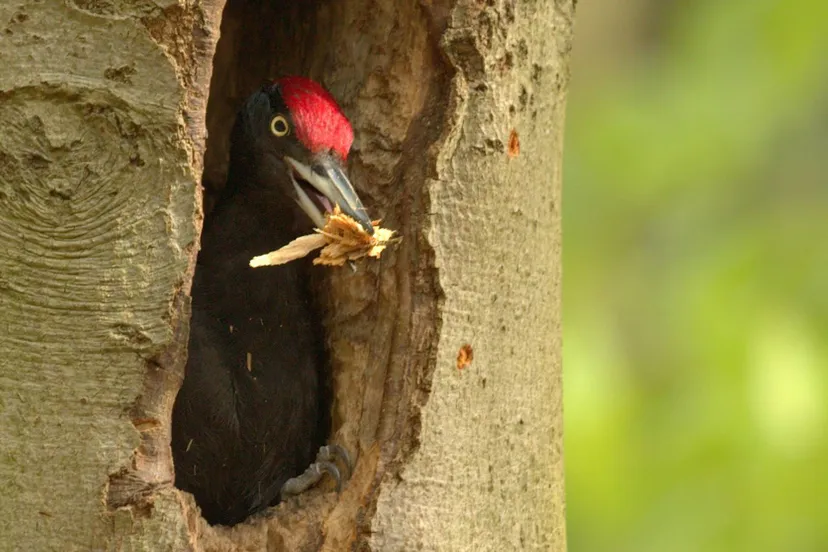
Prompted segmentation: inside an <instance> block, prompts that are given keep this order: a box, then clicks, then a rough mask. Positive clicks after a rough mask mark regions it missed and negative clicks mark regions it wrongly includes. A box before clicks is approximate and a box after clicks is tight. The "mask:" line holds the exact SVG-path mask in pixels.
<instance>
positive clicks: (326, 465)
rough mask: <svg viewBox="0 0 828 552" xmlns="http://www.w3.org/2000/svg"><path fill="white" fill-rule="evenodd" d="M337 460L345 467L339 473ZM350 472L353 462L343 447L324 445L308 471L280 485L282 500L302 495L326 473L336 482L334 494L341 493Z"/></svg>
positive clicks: (349, 476)
mask: <svg viewBox="0 0 828 552" xmlns="http://www.w3.org/2000/svg"><path fill="white" fill-rule="evenodd" d="M337 460H339V461H340V462H341V463H342V465H343V466H344V467H345V470H344V471H342V472H340V470H339V467H337V464H336V461H337ZM352 471H353V462H352V461H351V455H350V454H348V451H347V450H346V449H345V447H342V446H340V445H325V446H322V447H319V452H318V453H317V455H316V461H315V462H314V463H313V464H311V465H310V466H308V469H306V470H305V472H304V473H303V474H301V475H298V476H296V477H293V478H291V479H288V480H287V481H285V484H284V485H282V490H281V494H282V498H283V499H284V498H286V497H288V496H292V495H298V494H302V493H303V492H305V491H307V490H308V489H310V488H311V487H313V486H314V485H316V484H317V483H319V480H321V479H322V476H323V475H325V474H326V473H327V474H328V475H330V476H331V477H332V478H333V480H334V481H336V492H341V491H342V482H343V481H347V480H348V479H350V478H351V473H352Z"/></svg>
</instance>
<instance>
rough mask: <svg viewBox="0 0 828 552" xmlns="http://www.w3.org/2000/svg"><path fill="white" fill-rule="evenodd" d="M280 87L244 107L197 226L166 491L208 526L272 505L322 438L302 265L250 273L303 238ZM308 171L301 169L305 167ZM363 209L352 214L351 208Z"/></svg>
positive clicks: (323, 370)
mask: <svg viewBox="0 0 828 552" xmlns="http://www.w3.org/2000/svg"><path fill="white" fill-rule="evenodd" d="M275 114H280V115H284V116H285V118H286V119H285V120H286V122H287V124H288V125H289V126H292V125H293V124H294V121H293V120H292V118H291V116H290V111H289V110H288V108H287V106H286V105H285V102H284V101H283V99H282V97H281V92H280V89H279V86H278V85H270V86H267V87H265V88H263V89H262V90H260V91H258V92H257V93H255V94H254V95H253V96H251V97H250V98H249V99H248V100H247V102H246V103H245V105H244V106H243V107H242V109H241V111H240V113H239V115H238V117H237V119H236V123H235V125H234V128H233V132H232V137H231V152H230V164H229V170H228V180H227V185H226V187H225V190H224V192H223V193H222V195H221V196H220V198H219V199H218V201H217V202H216V205H215V207H214V209H213V211H212V212H211V213H210V214H209V215H208V216H207V218H206V220H205V222H204V228H203V232H202V242H201V250H200V253H199V256H198V264H197V267H196V271H195V277H194V281H193V287H192V323H191V330H190V342H189V357H188V361H187V366H186V374H185V379H184V382H183V385H182V387H181V390H180V392H179V394H178V397H177V399H176V402H175V406H174V411H173V432H172V449H173V455H174V461H175V472H176V485H177V486H178V487H179V488H181V489H183V490H185V491H189V492H191V493H193V495H194V496H195V498H196V501H197V503H198V505H199V506H200V507H201V510H202V514H203V516H204V517H205V518H206V519H207V521H208V522H210V523H221V524H225V525H231V524H235V523H238V522H239V521H241V520H243V519H244V518H246V517H247V516H249V515H250V514H251V513H255V512H257V511H259V510H261V509H263V508H265V507H267V506H268V505H270V504H273V503H275V502H277V501H278V498H279V492H280V489H281V487H282V485H283V484H284V482H285V481H286V480H287V479H289V478H291V477H294V476H296V475H298V474H300V473H302V471H303V470H305V468H307V466H308V465H309V464H310V463H312V462H313V461H314V458H315V455H316V452H317V450H318V449H319V447H320V445H322V444H323V443H324V442H325V440H326V438H327V436H328V432H329V408H330V404H329V392H328V378H329V374H328V370H327V366H328V364H327V360H326V354H325V349H324V335H323V329H322V327H321V322H320V316H319V313H318V312H317V309H316V307H315V301H314V298H313V295H312V293H311V290H310V289H309V270H310V268H311V267H310V264H309V262H308V261H307V260H300V261H295V262H292V263H289V264H286V265H282V266H277V267H267V268H257V269H251V268H250V266H249V264H248V263H249V261H250V259H252V258H253V257H254V256H257V255H261V254H263V253H266V252H268V251H272V250H273V249H276V248H278V247H281V246H282V245H285V244H286V243H287V242H289V241H290V240H292V239H294V238H295V237H297V236H298V235H300V234H301V233H305V232H306V231H307V230H309V229H310V228H311V227H312V224H311V221H310V219H309V218H308V216H306V215H305V214H304V213H303V212H302V210H301V209H300V208H299V207H298V206H297V203H296V201H295V199H296V198H295V197H294V195H292V194H293V193H294V192H293V191H292V190H293V185H292V184H291V177H290V176H289V168H288V167H287V166H286V164H285V161H284V157H285V156H286V155H287V156H289V157H291V158H293V159H298V160H300V161H303V162H305V161H307V162H308V164H309V166H310V165H311V164H312V160H313V159H315V157H314V156H316V155H321V154H324V152H312V151H309V150H308V148H307V147H306V146H305V145H303V144H302V143H301V142H300V141H299V140H298V139H297V138H296V136H286V137H277V136H274V135H273V131H272V129H271V128H270V126H271V122H272V120H273V119H272V118H273V117H274V115H275ZM308 160H310V161H308ZM360 207H361V205H360Z"/></svg>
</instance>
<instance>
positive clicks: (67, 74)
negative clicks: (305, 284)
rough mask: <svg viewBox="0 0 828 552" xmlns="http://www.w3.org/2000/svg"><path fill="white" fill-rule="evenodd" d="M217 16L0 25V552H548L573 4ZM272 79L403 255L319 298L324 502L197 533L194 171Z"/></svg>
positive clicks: (49, 12) (222, 156)
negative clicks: (327, 112)
mask: <svg viewBox="0 0 828 552" xmlns="http://www.w3.org/2000/svg"><path fill="white" fill-rule="evenodd" d="M223 8H224V1H223V0H201V1H194V2H174V1H173V0H101V1H97V0H67V1H65V2H42V1H38V0H20V1H19V2H16V3H10V2H6V3H4V4H3V5H2V6H0V22H2V23H0V25H5V27H4V28H3V30H2V33H0V45H2V46H1V47H0V67H1V68H2V69H0V98H2V101H0V123H2V127H3V132H2V133H0V328H2V332H1V333H0V335H2V337H1V338H0V481H2V488H3V493H4V495H3V498H2V500H0V549H4V550H6V549H9V550H18V549H19V550H116V549H126V550H187V549H193V550H236V549H245V550H265V549H267V550H291V551H293V550H319V549H323V550H347V549H355V548H356V549H365V550H368V549H373V550H383V551H396V550H411V549H422V550H461V549H464V550H475V551H478V550H498V551H499V550H512V549H523V548H525V549H544V550H564V549H565V536H564V535H565V531H564V494H563V453H562V424H561V385H560V376H561V371H560V370H561V365H560V343H561V341H560V274H561V267H560V244H561V242H560V163H561V149H562V148H561V145H562V131H563V113H564V100H565V92H566V85H567V82H568V66H567V61H568V51H569V48H570V42H571V26H572V15H573V5H572V2H568V1H564V0H561V1H549V2H539V3H523V4H519V3H516V2H514V1H510V0H494V1H492V2H480V1H478V0H444V1H441V2H438V1H435V0H429V1H423V2H420V3H416V2H390V1H385V2H375V1H372V0H342V1H338V2H324V1H319V2H312V1H308V2H304V3H293V2H284V3H280V2H265V1H264V0H262V1H259V2H254V1H250V0H238V1H236V0H231V1H230V2H229V5H228V6H227V9H226V10H225V11H224V17H223V21H222V10H223ZM220 24H221V36H222V40H221V41H220V42H219V43H218V49H217V50H216V42H217V39H218V36H219V33H218V30H219V25H220ZM286 45H290V46H291V49H292V50H293V52H292V53H291V55H290V56H286V55H285V51H286ZM251 48H252V51H251ZM214 51H215V52H216V55H215V58H214V57H213V54H214ZM214 64H215V65H214ZM285 71H291V72H300V73H305V74H309V75H311V76H313V77H315V78H317V79H319V80H321V81H322V82H323V83H324V84H325V85H326V86H328V87H329V88H330V89H331V90H332V91H333V92H334V94H335V95H336V96H337V97H338V98H341V100H342V103H343V106H344V108H345V110H346V112H347V113H348V114H349V116H350V117H351V119H352V121H353V123H354V127H355V131H356V135H357V141H356V143H355V147H354V154H353V160H352V163H351V173H352V176H353V178H354V180H355V181H356V183H357V187H358V188H360V189H361V190H362V191H363V193H364V195H365V197H366V198H367V200H368V201H367V203H368V205H369V208H370V210H371V212H372V213H376V214H377V215H378V216H382V217H384V219H385V221H386V224H387V225H388V226H390V227H393V228H398V229H399V230H400V232H401V234H402V236H403V238H404V239H403V241H402V243H401V244H400V245H399V246H398V247H396V248H395V249H393V250H390V251H388V252H387V254H386V255H385V256H384V257H383V259H382V260H381V261H380V262H377V263H373V264H367V263H366V264H364V265H361V266H360V270H359V271H358V273H357V274H351V273H350V271H338V272H333V271H331V272H327V273H325V276H324V278H325V281H324V282H322V284H320V285H322V286H324V288H320V291H321V290H322V289H324V290H325V297H326V301H327V304H328V306H329V307H330V308H329V309H328V315H327V320H326V323H327V326H328V329H329V338H330V339H329V341H330V345H331V354H332V361H333V364H334V369H335V391H336V398H337V402H336V408H335V411H334V421H335V435H334V439H335V440H337V441H339V442H342V443H343V444H345V445H346V446H348V447H349V448H350V449H351V450H353V451H354V452H355V453H356V454H357V455H358V462H357V467H356V470H355V473H354V476H353V478H352V480H351V481H350V483H349V484H348V486H347V487H346V489H345V491H344V492H343V493H342V494H341V495H340V496H336V495H334V494H333V493H330V492H324V489H320V490H317V491H314V492H311V493H309V494H308V495H306V496H303V497H300V498H299V499H298V500H296V501H293V502H291V503H289V504H282V505H280V506H279V507H278V508H276V509H274V510H273V512H271V514H270V515H269V516H268V517H267V518H264V517H262V518H260V519H258V520H255V521H253V522H250V523H247V524H244V525H240V526H237V527H234V528H220V527H219V528H213V527H209V526H207V525H206V524H205V523H204V522H203V520H202V519H201V518H200V517H199V516H198V510H197V508H196V507H195V506H194V504H193V501H192V498H191V497H189V496H188V495H184V494H182V493H179V492H178V491H176V490H175V488H174V487H173V485H172V481H173V469H172V462H171V458H170V452H169V446H168V443H169V423H170V411H171V407H172V402H173V400H174V396H175V393H176V391H177V389H178V386H179V385H180V378H181V377H182V374H183V366H184V362H185V359H186V340H187V332H188V328H187V321H188V296H187V294H188V291H189V285H190V281H191V278H192V271H193V268H194V260H195V255H196V253H197V245H196V244H197V241H198V232H199V228H200V221H201V194H200V191H199V186H198V183H199V181H200V179H201V175H202V169H203V167H202V159H204V158H205V157H204V153H205V147H206V149H207V155H206V169H205V171H204V173H205V179H206V181H207V182H210V181H211V177H212V181H214V182H220V181H221V178H222V174H223V170H224V165H225V164H226V149H227V147H226V146H227V144H226V139H225V137H226V134H227V129H228V127H229V124H230V121H231V120H232V115H233V111H234V110H235V106H236V105H237V101H238V99H239V98H241V97H243V96H244V95H246V94H247V93H249V92H250V90H251V89H252V87H254V86H255V85H256V84H257V82H255V81H256V79H261V78H263V77H267V76H273V75H275V74H277V73H279V72H285ZM211 74H212V75H213V78H212V83H211V82H210V80H211ZM208 93H209V95H210V107H209V110H208V109H207V97H208ZM208 128H209V130H210V132H211V140H210V142H209V143H207V141H206V139H205V137H206V134H207V129H208ZM461 350H462V351H463V354H464V355H465V354H467V353H471V356H469V358H468V359H467V360H470V362H461V360H463V359H461V358H460V356H459V355H460V351H461Z"/></svg>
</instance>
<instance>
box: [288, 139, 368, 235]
mask: <svg viewBox="0 0 828 552" xmlns="http://www.w3.org/2000/svg"><path fill="white" fill-rule="evenodd" d="M285 162H286V163H287V165H288V169H289V172H290V178H291V181H292V182H293V187H294V188H295V190H296V201H297V202H298V203H299V206H300V207H301V208H302V210H303V211H305V213H307V215H308V216H309V217H310V219H311V220H312V221H313V222H314V224H316V226H317V227H319V228H322V227H324V226H325V213H330V212H332V211H333V209H334V206H335V205H339V208H340V209H342V212H343V213H345V214H346V215H348V216H349V217H351V218H353V219H354V220H356V221H357V222H358V223H360V224H361V225H362V227H363V228H364V229H365V231H366V232H368V233H369V234H373V233H374V227H373V226H372V225H371V219H369V218H368V214H367V213H366V212H365V207H363V206H362V201H360V199H359V196H358V195H357V193H356V191H354V187H353V186H352V185H351V182H350V181H349V180H348V177H347V176H345V171H344V170H343V169H342V164H341V162H340V161H339V160H338V159H336V158H334V157H333V156H331V155H327V154H322V155H318V156H316V157H315V158H314V159H313V161H312V162H311V165H305V164H304V163H300V162H299V161H297V160H296V159H293V158H292V157H285Z"/></svg>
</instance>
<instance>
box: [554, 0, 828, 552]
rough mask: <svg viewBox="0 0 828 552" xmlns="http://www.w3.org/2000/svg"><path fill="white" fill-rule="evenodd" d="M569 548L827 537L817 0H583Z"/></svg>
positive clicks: (572, 131)
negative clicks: (621, 0)
mask: <svg viewBox="0 0 828 552" xmlns="http://www.w3.org/2000/svg"><path fill="white" fill-rule="evenodd" d="M565 143H566V146H565V158H564V235H565V243H566V246H565V248H564V267H565V268H564V322H565V324H564V327H565V331H564V397H565V406H564V408H565V414H564V415H565V420H566V478H567V479H566V485H567V501H568V504H567V515H568V540H569V550H570V552H603V551H613V552H616V551H621V552H626V551H635V552H651V551H652V552H674V551H675V552H683V551H688V552H697V551H704V552H707V551H714V552H715V551H727V552H731V551H751V552H762V551H786V552H787V551H794V552H800V551H803V552H809V551H828V340H827V339H826V335H828V162H826V159H828V1H826V0H788V1H782V0H625V1H623V2H619V1H600V0H581V2H579V4H578V13H577V16H576V40H575V47H574V50H573V60H572V81H571V89H570V93H569V98H568V107H567V129H566V140H565Z"/></svg>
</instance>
